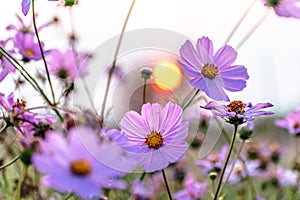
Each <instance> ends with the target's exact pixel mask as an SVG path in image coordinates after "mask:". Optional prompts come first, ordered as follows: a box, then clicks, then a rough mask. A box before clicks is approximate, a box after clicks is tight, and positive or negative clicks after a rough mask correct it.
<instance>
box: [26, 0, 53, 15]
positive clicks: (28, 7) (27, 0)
mask: <svg viewBox="0 0 300 200" xmlns="http://www.w3.org/2000/svg"><path fill="white" fill-rule="evenodd" d="M48 1H58V0H48ZM30 5H31V0H22V3H21V6H22V12H23V14H24V15H25V16H26V15H27V13H28V11H29V9H30Z"/></svg>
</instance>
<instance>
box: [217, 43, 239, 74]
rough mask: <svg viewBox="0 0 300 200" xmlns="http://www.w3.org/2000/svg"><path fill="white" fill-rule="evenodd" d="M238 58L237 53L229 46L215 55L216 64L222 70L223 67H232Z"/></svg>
mask: <svg viewBox="0 0 300 200" xmlns="http://www.w3.org/2000/svg"><path fill="white" fill-rule="evenodd" d="M236 57H237V52H236V51H235V50H234V49H233V48H232V47H231V46H228V45H225V46H224V47H222V48H220V49H219V50H218V51H217V52H216V53H215V55H214V62H215V64H216V65H217V66H218V67H219V69H222V68H223V67H226V66H229V65H231V64H232V63H233V62H234V61H235V59H236Z"/></svg>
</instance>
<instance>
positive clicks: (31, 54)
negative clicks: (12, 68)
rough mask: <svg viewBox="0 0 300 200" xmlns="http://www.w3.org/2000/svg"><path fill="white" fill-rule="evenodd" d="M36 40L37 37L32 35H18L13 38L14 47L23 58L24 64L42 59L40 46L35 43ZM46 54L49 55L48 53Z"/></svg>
mask: <svg viewBox="0 0 300 200" xmlns="http://www.w3.org/2000/svg"><path fill="white" fill-rule="evenodd" d="M34 38H35V35H34V34H31V33H28V34H23V33H17V34H16V35H15V37H14V38H13V41H14V47H15V48H16V51H17V52H18V53H20V54H21V55H22V56H23V61H24V62H29V61H30V60H41V59H42V54H41V51H40V47H39V44H38V43H37V42H35V41H34ZM41 45H42V47H44V43H43V42H41ZM45 53H46V54H47V51H46V52H45Z"/></svg>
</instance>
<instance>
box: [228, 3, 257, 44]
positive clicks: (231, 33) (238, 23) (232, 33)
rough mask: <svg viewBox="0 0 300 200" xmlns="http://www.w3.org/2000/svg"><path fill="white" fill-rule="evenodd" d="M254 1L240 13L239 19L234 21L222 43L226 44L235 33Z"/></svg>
mask: <svg viewBox="0 0 300 200" xmlns="http://www.w3.org/2000/svg"><path fill="white" fill-rule="evenodd" d="M255 2H256V0H253V1H252V2H251V4H250V6H249V7H248V8H247V10H246V11H245V12H244V14H243V15H242V17H241V18H240V19H239V21H238V22H237V23H236V25H235V26H234V27H233V29H232V30H231V32H230V33H229V35H228V36H227V38H226V40H225V42H224V45H226V44H227V43H228V42H229V41H230V39H231V38H232V36H233V35H234V34H235V32H236V31H237V29H238V28H239V27H240V25H241V24H242V22H243V21H244V19H245V17H246V16H247V15H248V13H249V12H250V10H251V9H252V7H253V6H254V4H255Z"/></svg>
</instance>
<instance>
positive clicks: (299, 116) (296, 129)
mask: <svg viewBox="0 0 300 200" xmlns="http://www.w3.org/2000/svg"><path fill="white" fill-rule="evenodd" d="M275 125H276V126H279V127H281V128H285V129H287V130H288V131H289V132H290V134H292V135H299V134H300V109H299V110H298V111H296V112H295V113H290V114H288V115H287V116H286V117H285V119H277V120H275Z"/></svg>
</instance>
